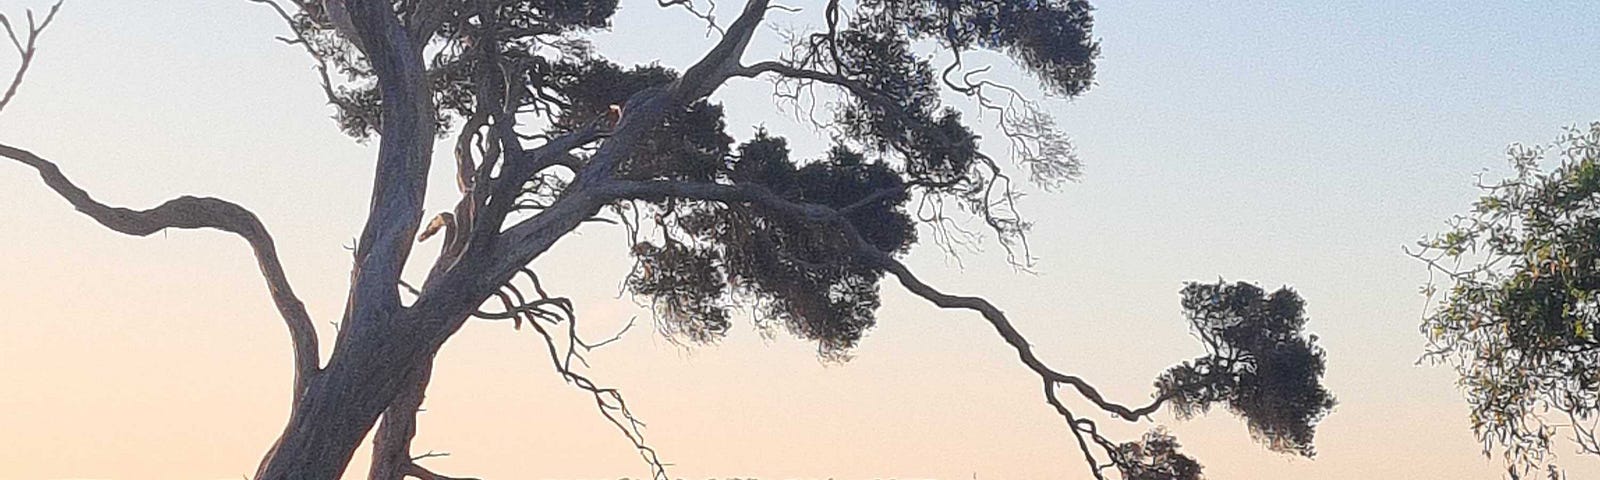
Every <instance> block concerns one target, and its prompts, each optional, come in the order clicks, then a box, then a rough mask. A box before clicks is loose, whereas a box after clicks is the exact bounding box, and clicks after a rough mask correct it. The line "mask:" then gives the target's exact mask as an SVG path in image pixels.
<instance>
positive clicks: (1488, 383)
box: [1409, 123, 1600, 477]
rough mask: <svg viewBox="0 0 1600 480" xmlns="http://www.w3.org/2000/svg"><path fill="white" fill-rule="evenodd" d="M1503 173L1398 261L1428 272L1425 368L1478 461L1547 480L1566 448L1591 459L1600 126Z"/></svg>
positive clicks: (1512, 155) (1518, 160) (1599, 415)
mask: <svg viewBox="0 0 1600 480" xmlns="http://www.w3.org/2000/svg"><path fill="white" fill-rule="evenodd" d="M1507 156H1508V158H1509V162H1510V165H1511V168H1512V170H1513V173H1512V175H1511V176H1509V177H1507V178H1504V179H1500V180H1494V181H1489V180H1483V179H1480V181H1479V182H1478V185H1477V186H1478V188H1479V189H1480V190H1481V191H1482V196H1481V197H1479V198H1478V200H1477V201H1475V202H1473V204H1472V210H1471V211H1470V212H1468V213H1466V214H1462V215H1458V216H1456V217H1454V218H1452V219H1451V220H1450V224H1449V225H1450V228H1449V229H1448V230H1446V231H1445V232H1443V233H1440V234H1438V235H1435V236H1433V237H1430V238H1425V239H1423V240H1422V241H1420V242H1419V244H1418V247H1419V248H1418V249H1416V250H1413V251H1411V252H1409V253H1411V255H1412V256H1413V257H1415V258H1417V259H1419V260H1421V261H1423V262H1424V263H1425V264H1427V265H1428V267H1429V270H1430V271H1431V272H1434V273H1437V274H1439V279H1440V280H1441V281H1440V282H1439V283H1438V284H1430V285H1428V286H1427V287H1425V291H1426V292H1427V293H1428V294H1429V295H1430V297H1431V296H1433V295H1434V294H1436V293H1440V292H1439V289H1440V288H1439V287H1444V291H1443V292H1442V293H1443V295H1442V296H1440V297H1439V299H1440V300H1439V303H1438V305H1437V306H1436V308H1434V309H1433V310H1432V311H1430V312H1429V313H1428V315H1427V316H1426V317H1425V318H1423V321H1422V333H1423V334H1424V335H1425V336H1426V337H1427V339H1428V350H1427V354H1426V356H1425V357H1424V358H1425V359H1427V360H1429V361H1432V362H1434V363H1438V364H1445V365H1450V366H1452V367H1454V368H1455V370H1456V372H1457V373H1458V374H1459V375H1460V377H1459V380H1458V381H1457V386H1458V387H1459V388H1460V389H1461V391H1462V393H1464V394H1465V395H1466V400H1467V403H1468V405H1470V406H1471V420H1472V430H1473V432H1474V433H1476V434H1477V435H1478V438H1479V440H1481V441H1482V442H1483V451H1484V453H1485V454H1489V453H1491V452H1494V451H1496V450H1498V451H1499V452H1500V453H1501V454H1502V456H1503V458H1504V460H1505V461H1506V464H1507V468H1508V472H1509V474H1510V475H1511V476H1513V477H1517V476H1523V475H1527V474H1530V473H1534V472H1541V471H1542V472H1541V473H1544V474H1548V475H1551V476H1555V475H1557V473H1558V472H1559V468H1558V467H1556V466H1555V464H1554V458H1553V453H1554V451H1555V448H1554V447H1555V446H1556V445H1560V443H1558V442H1559V441H1560V440H1561V439H1563V438H1564V439H1566V440H1568V441H1569V442H1567V443H1568V444H1570V445H1572V446H1573V447H1574V451H1575V452H1576V453H1579V454H1581V455H1600V439H1597V438H1596V436H1595V430H1596V427H1597V421H1600V340H1597V337H1596V332H1595V329H1596V328H1600V268H1597V266H1600V123H1592V124H1590V125H1588V126H1587V127H1573V128H1569V129H1568V130H1567V131H1566V132H1565V133H1563V134H1562V135H1561V136H1560V137H1559V138H1558V139H1557V140H1556V141H1555V142H1553V143H1550V144H1546V145H1512V146H1511V147H1510V148H1508V149H1507Z"/></svg>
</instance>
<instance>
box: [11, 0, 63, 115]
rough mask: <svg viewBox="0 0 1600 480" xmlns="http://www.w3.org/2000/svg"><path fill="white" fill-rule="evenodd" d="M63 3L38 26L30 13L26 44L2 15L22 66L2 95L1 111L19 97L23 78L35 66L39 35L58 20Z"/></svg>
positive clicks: (18, 68)
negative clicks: (20, 56) (18, 93)
mask: <svg viewBox="0 0 1600 480" xmlns="http://www.w3.org/2000/svg"><path fill="white" fill-rule="evenodd" d="M63 1H65V0H57V1H56V4H55V5H52V6H50V13H47V14H45V16H44V21H42V22H39V23H38V24H37V25H35V24H34V21H33V11H32V10H29V11H28V34H27V37H28V40H27V41H26V42H23V41H20V40H18V39H17V32H16V30H14V29H13V28H12V26H11V20H10V19H8V18H6V16H5V14H0V26H4V27H5V29H6V36H7V37H10V39H11V45H12V46H14V47H16V49H17V53H18V54H20V55H22V64H21V65H18V66H17V73H16V75H13V76H12V77H11V85H10V86H8V87H6V93H5V94H4V95H0V111H4V110H5V109H6V104H9V103H11V98H12V97H14V96H16V95H17V88H18V87H21V86H22V78H23V77H24V76H27V74H28V67H29V66H31V65H33V54H34V53H35V52H36V51H37V43H38V40H39V34H40V33H43V32H44V29H45V27H49V26H50V22H51V21H52V20H55V19H56V12H59V11H61V2H63Z"/></svg>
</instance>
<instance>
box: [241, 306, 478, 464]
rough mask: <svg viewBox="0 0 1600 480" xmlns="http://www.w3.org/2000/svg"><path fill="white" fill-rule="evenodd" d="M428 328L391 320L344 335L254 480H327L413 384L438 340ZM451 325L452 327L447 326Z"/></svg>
mask: <svg viewBox="0 0 1600 480" xmlns="http://www.w3.org/2000/svg"><path fill="white" fill-rule="evenodd" d="M430 323H432V322H421V321H416V320H415V319H408V318H403V317H396V318H392V319H390V321H389V322H385V323H384V324H382V325H381V327H383V328H367V329H361V330H366V331H365V332H362V331H350V332H347V336H346V337H345V338H343V339H341V340H344V341H342V342H339V343H341V344H342V345H340V346H339V348H337V349H336V350H335V353H334V355H333V357H332V358H331V359H329V362H328V366H327V367H326V368H325V369H324V370H323V372H322V373H321V374H319V375H317V376H316V377H315V378H313V379H312V380H311V382H309V384H308V385H307V387H306V391H305V392H304V393H303V394H302V395H301V396H300V401H299V402H296V403H295V405H294V409H293V410H292V411H291V413H290V415H289V422H288V426H286V427H285V428H284V431H283V433H282V435H281V436H280V437H279V438H278V441H277V442H276V443H274V444H273V446H272V449H271V450H269V451H268V452H267V455H266V457H265V458H263V459H262V461H261V466H260V467H259V468H258V469H257V470H256V475H255V478H256V480H334V479H337V478H339V477H340V476H341V475H342V474H343V473H344V471H345V469H346V468H347V467H348V466H349V464H350V459H351V457H352V456H353V455H354V454H355V450H356V448H357V447H358V446H360V444H361V440H362V439H363V438H365V437H366V435H367V432H369V431H371V430H372V427H373V425H374V424H375V423H377V420H378V416H379V415H380V414H382V413H383V411H384V409H386V408H388V407H389V406H390V404H391V403H394V401H395V399H396V397H397V396H398V395H399V394H400V393H401V392H403V391H406V390H408V388H409V387H411V386H413V385H409V384H408V382H407V381H408V380H414V379H415V378H417V377H416V375H417V374H419V373H421V370H422V369H426V368H427V365H428V362H429V361H430V360H431V358H432V357H433V354H434V353H435V352H437V351H438V348H439V347H440V346H441V345H442V342H438V341H433V339H436V338H440V336H439V333H440V332H437V331H430V330H432V329H429V328H425V327H428V326H429V324H430ZM451 323H452V324H457V325H459V323H460V322H451Z"/></svg>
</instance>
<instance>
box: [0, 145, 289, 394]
mask: <svg viewBox="0 0 1600 480" xmlns="http://www.w3.org/2000/svg"><path fill="white" fill-rule="evenodd" d="M0 156H3V157H6V158H10V159H12V160H16V161H18V162H22V163H23V164H24V165H27V166H30V167H33V168H34V169H36V170H38V171H39V176H40V177H43V179H44V183H45V185H47V186H49V187H50V188H51V189H52V190H55V192H56V193H57V194H59V195H61V197H62V198H64V199H66V201H67V202H68V203H71V204H72V206H73V208H76V209H77V210H78V211H79V212H83V213H84V214H85V215H88V216H89V218H93V219H94V220H95V221H96V222H99V223H100V224H101V225H104V226H105V227H106V228H110V229H112V230H114V231H117V232H120V233H125V234H128V235H134V236H141V237H142V236H146V235H150V234H152V233H155V232H159V231H161V230H163V229H167V228H184V229H202V228H210V229H215V230H221V231H224V232H229V233H233V234H236V235H239V236H240V237H242V238H244V240H245V242H247V243H249V244H250V249H251V250H252V251H253V252H254V253H255V257H256V263H257V265H258V266H259V267H260V268H261V275H262V277H264V278H265V279H266V281H267V289H268V290H269V291H270V292H271V293H272V302H273V303H274V304H275V305H276V306H277V307H278V313H279V314H280V315H282V316H283V320H284V323H286V324H288V326H289V338H290V340H292V341H293V343H294V364H295V369H294V370H295V375H294V397H295V401H296V402H298V401H299V399H300V396H301V394H302V393H304V392H305V389H306V388H305V387H306V384H307V382H309V381H310V379H311V377H313V376H315V375H316V374H317V372H318V371H319V369H320V367H319V359H318V352H317V331H316V327H315V326H314V325H313V324H312V322H311V316H310V315H309V314H307V313H306V307H305V304H303V303H301V302H300V299H299V298H297V297H295V294H294V290H293V289H291V288H290V287H289V279H288V277H287V276H285V275H284V273H283V264H282V263H280V262H279V261H278V250H277V247H276V246H274V244H273V242H272V236H271V235H269V234H268V233H267V228H266V227H265V226H264V225H262V224H261V220H260V219H258V218H256V215H255V214H254V213H251V212H250V211H249V210H246V209H245V208H244V207H241V206H239V205H237V204H234V203H231V202H228V201H226V200H220V199H216V198H210V197H190V196H183V197H178V198H175V199H172V200H168V201H167V202H166V203H163V204H161V205H159V206H157V207H155V208H151V209H148V210H130V209H127V208H121V207H112V206H108V205H106V204H103V203H100V202H98V201H96V200H95V199H94V198H93V197H90V196H89V193H88V192H85V191H84V190H83V189H81V188H78V186H77V185H74V184H73V183H72V181H71V180H68V179H67V177H66V176H65V175H62V174H61V169H60V168H57V167H56V165H55V164H54V163H51V162H50V161H48V160H45V159H43V158H40V157H39V156H37V155H34V154H33V153H31V152H28V151H26V150H22V149H20V148H16V147H11V146H8V145H3V144H0Z"/></svg>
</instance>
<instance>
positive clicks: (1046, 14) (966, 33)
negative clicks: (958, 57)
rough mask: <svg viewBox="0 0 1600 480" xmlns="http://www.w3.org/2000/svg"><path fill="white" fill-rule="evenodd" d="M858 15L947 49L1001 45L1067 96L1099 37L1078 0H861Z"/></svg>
mask: <svg viewBox="0 0 1600 480" xmlns="http://www.w3.org/2000/svg"><path fill="white" fill-rule="evenodd" d="M861 5H862V10H863V12H862V13H863V16H869V17H872V18H880V19H882V21H883V23H885V24H888V25H898V26H901V28H903V29H904V31H905V32H906V34H907V35H909V36H911V37H913V38H916V39H925V38H926V39H935V40H938V41H939V42H940V43H942V44H944V45H945V46H946V47H949V48H951V49H952V50H957V51H961V50H968V49H971V48H974V47H978V48H985V49H991V50H999V51H1003V52H1005V53H1006V54H1008V55H1010V56H1011V57H1012V58H1014V59H1016V60H1017V61H1018V62H1019V63H1021V64H1022V65H1023V66H1024V67H1026V68H1027V69H1028V71H1030V72H1032V73H1033V74H1034V75H1035V76H1037V77H1038V78H1039V80H1040V81H1041V83H1042V84H1043V85H1044V86H1045V88H1046V89H1048V90H1049V91H1051V92H1053V93H1057V94H1061V95H1067V96H1073V95H1078V94H1080V93H1083V92H1084V91H1085V90H1088V89H1089V87H1090V85H1092V84H1093V78H1094V59H1095V58H1096V57H1098V56H1099V55H1100V43H1099V42H1097V41H1095V40H1094V39H1093V38H1092V36H1091V32H1092V31H1093V29H1094V16H1093V15H1092V13H1091V12H1092V10H1093V8H1092V7H1090V6H1089V2H1086V1H1083V0H1065V1H1062V0H987V1H949V0H867V1H863V2H862V3H861Z"/></svg>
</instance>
